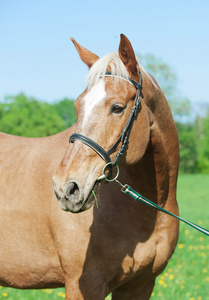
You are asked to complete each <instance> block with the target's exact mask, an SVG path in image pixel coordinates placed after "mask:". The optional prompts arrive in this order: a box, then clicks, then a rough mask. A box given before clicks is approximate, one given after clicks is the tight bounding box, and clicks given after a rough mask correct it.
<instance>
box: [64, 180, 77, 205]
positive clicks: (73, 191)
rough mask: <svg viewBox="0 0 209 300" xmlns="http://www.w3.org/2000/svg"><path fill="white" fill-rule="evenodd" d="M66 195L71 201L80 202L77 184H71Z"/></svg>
mask: <svg viewBox="0 0 209 300" xmlns="http://www.w3.org/2000/svg"><path fill="white" fill-rule="evenodd" d="M65 195H66V197H67V198H68V199H69V200H73V201H79V195H80V191H79V187H78V185H77V183H76V182H70V183H69V184H68V185H67V187H66V190H65Z"/></svg>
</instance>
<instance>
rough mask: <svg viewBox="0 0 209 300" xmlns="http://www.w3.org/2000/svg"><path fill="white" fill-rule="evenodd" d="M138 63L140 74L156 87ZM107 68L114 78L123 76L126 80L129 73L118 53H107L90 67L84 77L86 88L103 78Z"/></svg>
mask: <svg viewBox="0 0 209 300" xmlns="http://www.w3.org/2000/svg"><path fill="white" fill-rule="evenodd" d="M136 58H137V57H136ZM137 61H138V59H137ZM138 64H139V68H140V71H141V72H142V75H144V76H146V77H148V79H149V80H150V81H151V82H152V84H153V85H154V86H155V87H156V88H158V87H157V86H156V83H155V81H154V80H153V78H152V77H151V75H150V74H149V73H148V72H147V71H146V70H145V68H144V67H143V66H142V65H141V64H140V63H139V61H138ZM107 70H108V71H109V70H111V73H112V74H113V78H114V80H122V78H123V79H126V80H127V81H128V77H129V74H128V71H127V69H126V67H125V65H124V64H123V62H122V60H121V59H120V57H119V54H118V53H109V54H106V55H105V56H103V57H102V58H99V59H98V60H97V61H96V62H95V63H94V64H93V66H92V67H91V68H90V70H89V72H88V74H87V77H86V81H88V82H89V85H88V88H89V89H90V88H91V87H92V86H93V85H95V84H97V83H98V81H99V80H105V73H106V71H107Z"/></svg>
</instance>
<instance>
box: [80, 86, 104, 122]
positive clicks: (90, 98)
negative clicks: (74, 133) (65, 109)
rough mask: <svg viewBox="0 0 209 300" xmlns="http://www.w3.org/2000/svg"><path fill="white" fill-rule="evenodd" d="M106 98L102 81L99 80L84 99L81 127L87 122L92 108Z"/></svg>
mask: <svg viewBox="0 0 209 300" xmlns="http://www.w3.org/2000/svg"><path fill="white" fill-rule="evenodd" d="M105 96H106V92H105V84H104V80H99V81H98V82H97V83H96V84H95V85H94V86H93V87H92V88H91V89H90V91H89V92H88V93H87V94H86V96H85V97H84V102H85V106H84V120H83V125H84V124H85V123H86V122H87V120H88V118H89V116H90V115H91V113H92V111H93V109H94V107H95V106H96V105H97V104H98V103H99V102H101V101H102V100H103V99H104V98H105Z"/></svg>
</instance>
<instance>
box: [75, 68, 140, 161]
mask: <svg viewBox="0 0 209 300" xmlns="http://www.w3.org/2000/svg"><path fill="white" fill-rule="evenodd" d="M105 76H116V75H113V74H112V73H111V72H109V71H108V72H106V73H105ZM120 78H122V79H125V80H127V79H126V78H124V77H121V76H120ZM128 82H130V83H131V84H132V85H133V86H135V88H136V89H137V91H136V98H135V102H134V106H133V107H132V109H131V112H130V115H129V118H128V121H127V123H126V125H125V127H124V129H123V130H122V132H121V134H120V136H119V138H118V140H117V141H116V143H115V144H114V145H113V146H112V147H111V148H110V149H109V150H108V151H106V150H104V149H103V148H102V147H101V146H100V145H99V144H97V143H96V142H94V141H93V140H92V139H90V138H89V137H87V136H84V135H82V134H80V133H74V134H72V135H71V136H70V140H69V142H70V143H74V142H75V140H79V141H80V142H82V143H84V144H85V145H87V146H88V147H90V148H91V149H93V150H94V151H95V152H96V153H97V154H99V155H100V157H101V158H102V159H103V160H104V161H106V163H107V164H108V163H110V162H111V159H110V154H111V153H112V152H113V151H114V150H115V149H116V148H117V146H118V145H119V144H120V142H121V143H122V145H121V147H120V149H119V151H118V153H117V154H116V157H115V158H114V160H113V162H112V165H117V164H118V161H119V158H120V157H121V156H122V155H123V153H124V151H125V149H126V146H127V144H128V140H129V136H130V133H131V129H132V126H133V123H134V120H135V119H136V116H137V114H138V111H139V106H140V104H141V99H140V93H141V90H142V76H141V72H140V74H139V83H137V82H136V81H135V80H133V79H132V78H130V77H129V78H128Z"/></svg>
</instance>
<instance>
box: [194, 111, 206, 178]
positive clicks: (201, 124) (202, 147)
mask: <svg viewBox="0 0 209 300" xmlns="http://www.w3.org/2000/svg"><path fill="white" fill-rule="evenodd" d="M195 128H196V131H197V134H198V152H199V159H198V168H199V171H200V172H201V173H209V108H208V111H207V113H206V115H205V116H204V117H199V116H198V117H197V119H196V121H195Z"/></svg>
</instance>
